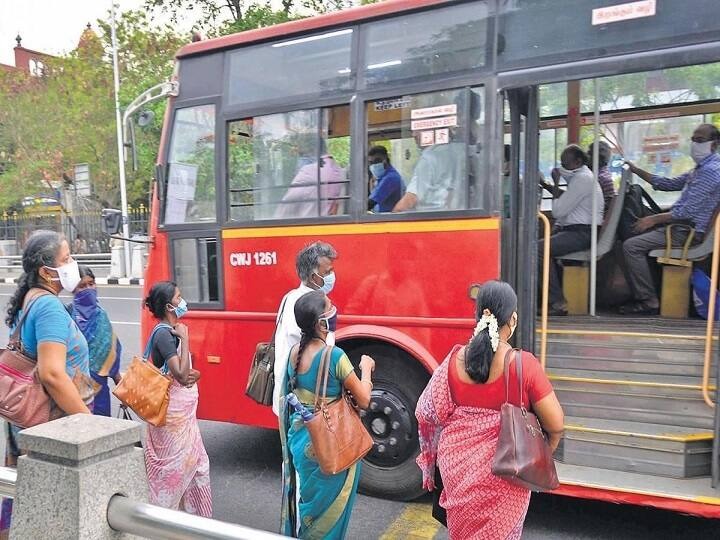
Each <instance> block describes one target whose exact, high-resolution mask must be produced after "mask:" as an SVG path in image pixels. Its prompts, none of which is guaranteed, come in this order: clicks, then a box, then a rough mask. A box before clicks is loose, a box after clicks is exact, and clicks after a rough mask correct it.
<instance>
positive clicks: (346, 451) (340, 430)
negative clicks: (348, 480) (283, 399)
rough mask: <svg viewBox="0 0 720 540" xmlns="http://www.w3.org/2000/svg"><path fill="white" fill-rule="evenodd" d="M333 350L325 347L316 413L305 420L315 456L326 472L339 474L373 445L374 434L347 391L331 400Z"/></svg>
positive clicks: (316, 396) (318, 379)
mask: <svg viewBox="0 0 720 540" xmlns="http://www.w3.org/2000/svg"><path fill="white" fill-rule="evenodd" d="M331 353H332V347H325V350H323V353H322V356H321V359H320V367H319V368H318V376H317V381H316V383H315V415H314V416H313V418H312V419H311V420H308V421H307V422H305V427H307V429H308V431H309V432H310V439H311V440H312V446H313V451H314V452H315V457H316V458H317V461H318V464H319V465H320V470H322V472H324V473H325V474H337V473H339V472H342V471H344V470H345V469H349V468H350V467H351V466H352V465H353V464H355V463H356V462H357V461H359V460H361V459H362V458H363V457H365V454H367V453H368V452H369V451H370V449H371V448H372V445H373V440H372V437H370V434H369V433H368V431H367V429H365V426H364V425H363V423H362V420H361V419H360V415H359V414H358V412H357V410H355V407H354V406H353V405H352V403H351V401H350V400H351V398H350V395H349V394H348V393H347V392H345V391H343V392H342V395H341V396H340V398H338V399H336V400H335V401H333V402H331V403H328V399H327V383H328V377H329V374H330V363H331V362H330V355H331ZM321 388H322V390H321ZM321 392H322V393H321Z"/></svg>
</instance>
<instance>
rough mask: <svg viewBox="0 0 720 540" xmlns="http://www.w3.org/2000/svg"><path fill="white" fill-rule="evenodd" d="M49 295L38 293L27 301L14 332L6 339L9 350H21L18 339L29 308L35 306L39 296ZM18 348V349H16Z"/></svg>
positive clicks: (47, 293) (45, 292) (42, 292)
mask: <svg viewBox="0 0 720 540" xmlns="http://www.w3.org/2000/svg"><path fill="white" fill-rule="evenodd" d="M49 294H51V293H49V292H47V291H40V292H38V293H37V294H35V295H33V296H32V297H31V298H30V299H29V300H27V302H26V305H25V307H24V309H23V314H22V317H20V320H19V321H18V323H17V325H16V326H15V330H13V332H12V334H10V338H9V339H8V344H9V345H10V346H11V348H14V349H17V350H23V347H22V340H21V339H20V332H21V331H22V327H23V324H24V323H25V319H27V316H28V315H29V314H30V308H32V307H33V305H34V304H35V301H36V300H37V299H38V298H40V297H41V296H47V295H49ZM18 346H19V347H18Z"/></svg>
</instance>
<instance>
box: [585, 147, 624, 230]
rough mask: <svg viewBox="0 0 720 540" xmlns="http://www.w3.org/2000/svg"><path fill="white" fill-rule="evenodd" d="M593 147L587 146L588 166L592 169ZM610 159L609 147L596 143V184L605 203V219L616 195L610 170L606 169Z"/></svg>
mask: <svg viewBox="0 0 720 540" xmlns="http://www.w3.org/2000/svg"><path fill="white" fill-rule="evenodd" d="M594 147H595V145H594V144H591V145H590V146H588V151H587V155H588V161H589V164H588V165H589V166H590V167H592V162H593V161H592V160H593V152H594V151H595V148H594ZM611 157H612V151H611V150H610V145H608V143H606V142H605V141H600V142H598V173H597V174H598V183H599V184H600V189H602V194H603V200H604V201H605V204H604V206H603V211H604V215H605V217H607V215H608V212H609V211H610V203H611V202H612V200H613V199H614V198H615V196H616V195H617V193H616V192H615V184H613V179H612V175H611V174H610V169H609V168H608V165H609V164H610V158H611Z"/></svg>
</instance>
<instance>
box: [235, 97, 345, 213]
mask: <svg viewBox="0 0 720 540" xmlns="http://www.w3.org/2000/svg"><path fill="white" fill-rule="evenodd" d="M349 163H350V108H349V107H348V106H347V105H341V106H337V107H329V108H324V109H307V110H299V111H292V112H288V113H279V114H271V115H266V116H258V117H254V118H246V119H243V120H237V121H234V122H230V124H229V137H228V192H229V200H230V218H231V219H232V220H233V221H258V220H272V219H299V218H322V217H325V216H334V215H343V214H345V213H346V212H347V208H346V204H345V201H346V200H347V199H348V198H349V190H348V175H347V169H348V166H349Z"/></svg>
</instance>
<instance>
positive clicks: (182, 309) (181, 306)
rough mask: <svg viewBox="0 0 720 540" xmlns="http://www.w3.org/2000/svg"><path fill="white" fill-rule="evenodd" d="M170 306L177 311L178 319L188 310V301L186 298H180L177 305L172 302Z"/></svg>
mask: <svg viewBox="0 0 720 540" xmlns="http://www.w3.org/2000/svg"><path fill="white" fill-rule="evenodd" d="M170 306H171V307H172V308H173V311H174V312H175V316H176V317H177V318H178V319H179V318H181V317H182V316H183V315H185V314H186V313H187V312H188V306H187V302H186V301H185V299H184V298H181V299H180V302H179V303H178V305H177V306H173V305H172V304H170Z"/></svg>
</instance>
